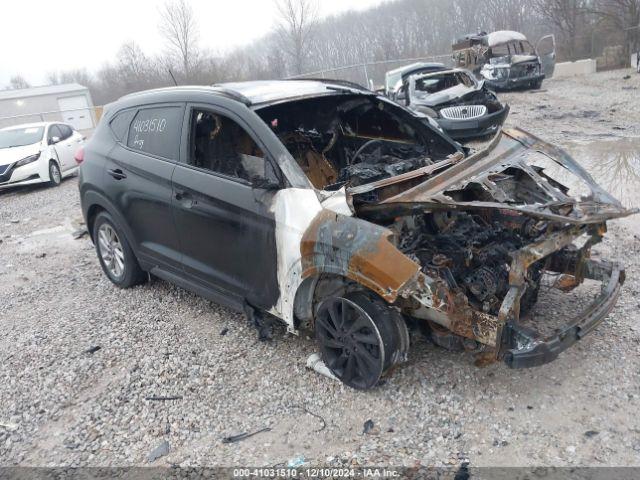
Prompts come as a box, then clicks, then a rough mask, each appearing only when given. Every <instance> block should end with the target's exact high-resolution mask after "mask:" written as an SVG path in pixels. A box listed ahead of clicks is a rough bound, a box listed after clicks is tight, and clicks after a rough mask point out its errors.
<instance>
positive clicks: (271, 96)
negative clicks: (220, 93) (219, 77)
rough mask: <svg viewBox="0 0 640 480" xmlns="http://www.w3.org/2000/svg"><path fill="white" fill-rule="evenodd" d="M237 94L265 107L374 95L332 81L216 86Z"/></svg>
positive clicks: (257, 82) (352, 86) (262, 81)
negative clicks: (346, 95)
mask: <svg viewBox="0 0 640 480" xmlns="http://www.w3.org/2000/svg"><path fill="white" fill-rule="evenodd" d="M216 86H218V87H221V88H224V89H226V90H230V91H233V92H236V93H238V94H240V95H242V96H243V97H245V98H247V99H248V100H249V101H250V102H251V105H265V104H273V103H279V102H283V101H287V100H295V99H299V98H306V97H316V96H322V95H335V94H336V92H345V91H348V92H353V93H369V94H370V93H372V92H370V91H368V90H366V89H365V88H364V87H361V86H359V85H357V84H352V85H349V84H347V83H345V82H341V81H335V82H332V81H331V80H326V81H324V80H303V79H292V80H257V81H250V82H230V83H222V84H219V85H216Z"/></svg>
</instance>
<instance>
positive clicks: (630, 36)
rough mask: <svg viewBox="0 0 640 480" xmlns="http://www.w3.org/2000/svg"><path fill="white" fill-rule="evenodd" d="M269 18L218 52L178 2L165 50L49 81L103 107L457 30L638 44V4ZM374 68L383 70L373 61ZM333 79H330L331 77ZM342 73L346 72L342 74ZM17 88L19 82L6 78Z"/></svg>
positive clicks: (630, 47)
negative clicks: (242, 42) (263, 27)
mask: <svg viewBox="0 0 640 480" xmlns="http://www.w3.org/2000/svg"><path fill="white" fill-rule="evenodd" d="M274 5H275V7H276V8H277V10H278V14H279V15H278V18H279V21H278V23H277V24H276V25H275V26H274V28H273V29H272V31H271V32H270V33H268V34H267V35H266V36H264V37H262V38H259V39H257V40H255V41H254V42H252V43H250V44H249V45H246V46H242V47H239V48H235V49H233V50H231V51H230V52H228V53H225V54H222V55H221V54H216V53H215V52H213V51H211V50H208V49H206V48H204V47H203V46H202V45H201V42H200V38H199V35H198V33H199V25H198V21H197V18H196V16H195V14H194V12H193V10H192V8H191V6H190V4H189V3H188V1H187V0H172V1H170V2H168V3H166V4H164V6H162V7H161V9H160V18H161V21H160V25H158V28H159V31H160V33H161V34H162V36H163V38H164V39H165V50H164V51H163V52H162V53H161V54H159V55H154V56H150V55H148V54H146V53H145V52H144V51H142V49H141V48H140V46H139V45H137V44H136V43H135V42H127V43H125V44H123V45H122V46H121V48H120V50H119V51H118V54H117V56H116V58H115V59H113V60H112V61H110V62H108V63H107V64H105V65H104V66H103V67H102V68H101V69H99V70H98V71H96V72H88V71H86V70H84V69H81V70H73V71H64V72H52V73H50V74H49V75H48V78H47V81H48V83H49V84H59V83H69V82H77V83H80V84H82V85H86V86H87V87H89V89H90V91H91V93H92V97H93V99H94V103H96V104H98V105H99V104H104V103H108V102H110V101H113V100H114V99H116V98H118V97H120V96H122V95H125V94H127V93H131V92H134V91H139V90H145V89H149V88H155V87H161V86H168V85H172V84H173V83H174V79H175V82H176V83H178V84H213V83H220V82H226V81H239V80H251V79H273V78H285V77H289V76H295V75H299V74H302V73H305V72H313V71H320V70H326V69H331V68H336V67H342V66H345V65H353V64H361V63H371V62H384V61H387V60H396V59H404V58H416V57H426V56H432V55H439V54H448V53H450V51H451V45H452V43H453V42H454V41H455V39H456V38H459V37H461V36H462V35H464V34H467V33H477V32H479V31H487V32H490V31H494V30H517V31H520V32H522V33H524V34H525V35H526V36H527V37H528V38H529V39H530V40H531V41H532V42H535V40H537V39H538V38H540V37H541V36H543V35H545V34H548V33H555V34H556V37H557V39H558V59H559V60H563V59H567V60H574V59H578V58H585V57H593V56H597V55H599V54H600V51H601V49H602V47H603V46H606V45H622V46H623V49H624V52H625V55H628V54H629V53H630V52H631V51H637V49H638V48H640V27H639V26H640V0H392V1H387V2H384V3H382V4H380V5H378V6H375V7H372V8H369V9H367V10H362V11H347V12H343V13H340V14H336V15H329V16H326V17H323V18H320V16H319V8H318V0H274ZM381 68H382V69H383V70H384V68H387V67H386V65H382V66H381ZM333 76H336V77H340V76H341V75H340V74H339V73H336V74H335V75H333ZM347 79H348V78H347ZM11 86H12V87H13V88H24V87H25V86H28V83H27V82H26V81H24V78H22V77H20V76H19V75H18V76H15V77H14V78H12V79H11Z"/></svg>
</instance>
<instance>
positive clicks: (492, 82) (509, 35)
mask: <svg viewBox="0 0 640 480" xmlns="http://www.w3.org/2000/svg"><path fill="white" fill-rule="evenodd" d="M555 47H556V44H555V37H554V36H553V35H547V36H545V37H542V38H541V39H540V40H539V41H538V43H537V45H536V46H535V47H534V46H533V45H531V43H529V41H528V40H527V37H525V36H524V35H523V34H522V33H520V32H513V31H509V30H500V31H497V32H491V33H485V32H480V33H478V34H474V35H465V36H464V37H463V38H460V39H459V40H457V42H456V43H455V44H454V45H453V47H452V48H453V59H454V62H455V63H456V65H457V66H458V67H462V68H468V69H469V70H473V72H474V73H475V74H476V75H477V76H478V78H481V79H484V80H485V82H486V83H487V85H489V87H490V88H492V89H494V90H514V89H527V88H533V89H539V88H540V87H541V86H542V82H543V80H544V79H545V78H551V77H552V76H553V71H554V69H555V64H556V52H555Z"/></svg>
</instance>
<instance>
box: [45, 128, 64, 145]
mask: <svg viewBox="0 0 640 480" xmlns="http://www.w3.org/2000/svg"><path fill="white" fill-rule="evenodd" d="M53 137H58V139H62V132H60V129H59V128H58V126H57V125H51V126H50V127H49V133H48V134H47V141H48V143H49V144H51V143H52V140H53Z"/></svg>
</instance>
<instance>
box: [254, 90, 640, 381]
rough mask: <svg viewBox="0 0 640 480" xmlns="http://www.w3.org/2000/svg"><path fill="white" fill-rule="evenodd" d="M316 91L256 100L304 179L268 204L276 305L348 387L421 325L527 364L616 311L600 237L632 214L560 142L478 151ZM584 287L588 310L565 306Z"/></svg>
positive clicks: (507, 140)
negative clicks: (309, 332)
mask: <svg viewBox="0 0 640 480" xmlns="http://www.w3.org/2000/svg"><path fill="white" fill-rule="evenodd" d="M296 87H297V88H300V89H302V88H303V87H305V88H307V89H311V86H307V84H302V83H300V84H296ZM313 87H314V88H315V89H316V90H315V91H317V92H320V93H314V94H307V95H305V96H303V97H300V98H299V99H298V98H296V99H295V100H293V101H280V102H271V103H269V104H267V105H266V106H260V107H259V108H257V109H256V111H257V113H258V115H259V116H260V118H261V119H262V120H263V121H264V123H265V124H266V125H269V127H270V129H271V132H272V133H273V134H274V136H275V137H276V138H277V140H278V141H279V142H280V143H281V144H282V146H284V147H285V148H286V152H287V156H286V158H288V159H291V164H292V165H289V166H287V169H291V170H294V169H298V170H299V171H300V175H299V176H304V177H305V181H307V180H308V183H309V187H302V186H296V187H295V188H287V189H284V190H280V191H278V192H277V194H275V196H274V198H273V207H272V209H273V211H274V214H275V221H276V243H277V251H278V282H279V286H280V299H279V300H278V302H277V304H276V305H275V306H274V307H273V308H272V310H271V313H273V314H274V315H276V316H278V317H280V318H282V319H283V320H284V321H285V322H286V323H287V325H288V327H289V330H290V331H293V332H295V331H297V330H298V328H299V327H300V326H301V325H302V324H303V323H306V322H308V323H310V324H311V325H313V327H314V329H315V334H316V339H317V341H318V345H319V348H320V353H321V358H322V360H323V361H324V363H325V364H326V366H327V367H328V368H329V370H330V371H331V372H332V373H333V374H334V375H335V376H336V377H338V378H339V379H340V380H342V381H343V382H344V383H346V384H347V385H350V386H354V387H355V388H370V387H371V386H373V385H375V384H376V382H377V381H378V380H379V379H380V377H381V375H383V374H384V373H385V372H387V371H390V370H391V369H392V367H393V366H394V365H396V364H398V363H401V362H402V361H403V360H405V359H406V358H407V352H408V349H409V335H408V331H407V327H408V326H411V325H417V326H419V327H420V328H421V329H422V330H423V331H424V332H425V333H426V334H427V335H429V336H430V338H431V339H432V340H433V341H434V342H435V343H436V344H438V345H441V346H443V347H446V348H449V349H455V350H467V351H471V352H473V353H475V354H476V355H477V360H478V361H479V362H480V363H483V362H491V361H495V360H504V361H505V362H506V363H507V364H508V365H509V366H511V367H514V368H519V367H529V366H535V365H540V364H543V363H545V362H548V361H551V360H553V359H554V358H555V357H556V356H557V355H558V354H559V352H561V351H562V350H564V349H566V348H567V347H569V346H570V345H571V344H573V343H574V342H575V341H577V340H578V339H580V338H582V336H584V335H585V334H587V333H588V332H589V331H591V330H592V329H593V328H595V327H596V326H597V325H598V324H599V323H600V322H601V321H602V320H603V319H604V317H605V316H606V315H607V313H608V312H609V311H610V310H611V309H612V308H613V306H614V303H615V301H616V298H617V296H618V293H619V291H620V287H621V285H622V283H623V281H624V271H623V269H622V268H621V267H620V266H619V265H617V264H613V263H609V262H606V261H597V260H595V259H593V258H591V247H592V246H593V245H594V244H596V243H597V242H599V241H600V240H601V239H602V236H603V235H604V233H605V231H606V222H607V221H608V220H610V219H614V218H619V217H624V216H627V215H630V214H631V213H634V212H633V211H631V210H628V209H625V208H624V207H623V206H622V205H621V204H620V203H619V202H618V201H617V200H616V199H615V198H613V197H612V196H610V195H609V194H608V193H607V192H605V191H604V190H602V189H601V188H600V187H599V186H598V185H597V184H596V183H595V182H594V180H593V179H592V178H591V177H590V176H589V174H588V173H587V172H586V171H585V170H584V169H583V168H582V167H580V165H579V164H578V163H576V162H575V161H574V160H573V159H571V158H570V157H569V156H568V155H567V154H566V153H565V152H564V151H562V150H560V149H558V148H556V147H554V146H552V145H550V144H548V143H546V142H544V141H542V140H540V139H538V138H536V137H535V136H533V135H530V134H528V133H526V132H524V131H522V130H518V129H514V130H506V131H502V132H499V133H498V134H496V135H495V137H494V138H493V139H492V140H491V142H490V143H489V144H488V146H487V147H486V148H485V149H483V150H481V151H477V152H475V153H471V152H469V151H468V150H466V149H463V148H461V146H460V145H459V144H457V143H455V142H453V141H452V140H451V139H450V138H449V137H447V136H445V135H442V134H440V132H439V131H438V130H437V129H435V128H433V127H432V126H431V125H430V124H426V123H425V122H422V121H421V120H420V119H419V118H418V117H416V116H415V115H413V114H411V113H410V112H409V111H408V110H407V109H405V108H403V107H401V106H399V105H397V104H395V103H393V102H391V101H389V100H387V99H384V98H382V97H378V96H376V95H373V94H371V93H370V92H361V91H354V90H353V89H350V88H347V87H344V86H342V85H330V86H329V87H323V86H320V85H317V84H314V86H313ZM260 88H262V89H263V91H264V89H266V87H264V86H262V85H260ZM305 92H307V93H308V90H305ZM294 167H295V168H294ZM303 183H304V182H301V183H300V185H302V184H303ZM594 288H595V290H594ZM583 294H585V295H583ZM587 294H588V295H591V296H592V297H593V300H592V301H591V303H590V304H588V305H585V306H584V308H583V311H582V312H581V313H577V307H576V308H569V310H567V309H566V308H564V310H563V308H560V304H561V303H563V302H564V303H566V302H569V303H570V307H573V306H574V305H575V306H577V305H580V304H581V302H583V301H584V298H587V297H588V295H587ZM541 306H542V307H544V306H548V307H551V308H547V310H548V311H547V312H546V313H544V312H542V311H541V308H540V307H541ZM556 307H557V308H556ZM542 310H544V309H542ZM549 311H551V314H549ZM557 311H564V312H566V311H575V312H576V313H577V314H576V315H575V316H574V317H573V318H568V315H567V314H566V313H562V314H555V313H553V312H557ZM354 359H355V360H354Z"/></svg>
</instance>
